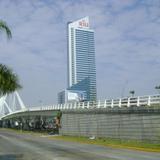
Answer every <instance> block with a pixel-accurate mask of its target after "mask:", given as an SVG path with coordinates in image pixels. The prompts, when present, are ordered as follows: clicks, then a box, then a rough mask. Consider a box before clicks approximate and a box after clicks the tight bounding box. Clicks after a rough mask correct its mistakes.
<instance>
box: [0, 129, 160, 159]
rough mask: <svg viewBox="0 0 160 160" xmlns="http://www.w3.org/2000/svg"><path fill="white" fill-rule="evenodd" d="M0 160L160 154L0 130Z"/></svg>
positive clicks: (159, 155) (121, 156) (144, 156)
mask: <svg viewBox="0 0 160 160" xmlns="http://www.w3.org/2000/svg"><path fill="white" fill-rule="evenodd" d="M0 160H160V153H151V152H142V151H133V150H127V149H113V148H110V147H102V146H97V145H91V144H79V143H73V142H64V141H62V140H51V139H49V138H47V137H44V136H33V135H30V134H17V133H16V132H12V131H8V130H1V129H0Z"/></svg>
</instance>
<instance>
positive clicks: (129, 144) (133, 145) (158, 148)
mask: <svg viewBox="0 0 160 160" xmlns="http://www.w3.org/2000/svg"><path fill="white" fill-rule="evenodd" d="M1 130H10V131H13V132H16V133H18V134H30V135H33V136H42V135H48V133H47V132H39V131H37V132H33V131H21V130H16V129H1ZM46 137H47V136H46ZM47 138H49V139H51V140H62V141H68V142H76V143H83V144H94V145H100V146H106V147H112V148H120V149H133V150H139V151H147V152H160V144H155V143H151V142H141V141H137V140H120V139H113V138H95V139H92V140H91V139H89V138H88V137H79V136H61V135H60V136H48V137H47Z"/></svg>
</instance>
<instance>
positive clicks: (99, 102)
mask: <svg viewBox="0 0 160 160" xmlns="http://www.w3.org/2000/svg"><path fill="white" fill-rule="evenodd" d="M100 106H101V101H100V100H99V101H98V108H100Z"/></svg>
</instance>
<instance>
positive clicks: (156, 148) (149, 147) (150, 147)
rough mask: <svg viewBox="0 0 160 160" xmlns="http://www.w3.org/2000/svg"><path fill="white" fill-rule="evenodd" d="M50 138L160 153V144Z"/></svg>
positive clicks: (64, 137)
mask: <svg viewBox="0 0 160 160" xmlns="http://www.w3.org/2000/svg"><path fill="white" fill-rule="evenodd" d="M49 138H50V139H57V140H63V141H71V142H77V143H86V144H95V145H101V146H106V147H107V146H109V147H112V148H126V149H134V150H139V151H148V152H160V144H153V143H149V142H140V141H137V140H120V139H113V138H96V139H94V140H91V139H89V138H87V137H74V136H57V137H49Z"/></svg>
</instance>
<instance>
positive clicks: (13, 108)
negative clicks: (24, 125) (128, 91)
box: [0, 91, 160, 119]
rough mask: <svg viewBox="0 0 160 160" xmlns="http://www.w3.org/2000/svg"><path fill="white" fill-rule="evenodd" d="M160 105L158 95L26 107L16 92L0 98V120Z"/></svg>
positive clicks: (159, 96)
mask: <svg viewBox="0 0 160 160" xmlns="http://www.w3.org/2000/svg"><path fill="white" fill-rule="evenodd" d="M159 104H160V94H156V95H146V96H137V97H125V98H117V99H109V100H107V99H106V100H104V101H100V100H99V101H97V102H74V103H66V104H56V105H48V106H36V107H27V106H25V105H24V103H23V101H22V99H21V97H20V96H19V94H18V92H17V91H15V92H14V93H12V94H6V95H4V96H3V97H1V98H0V119H4V118H7V117H13V116H16V115H25V114H31V113H33V114H39V113H43V112H46V111H59V110H62V111H63V110H79V109H81V110H82V109H105V108H116V107H118V108H122V107H141V106H143V107H144V106H152V105H159Z"/></svg>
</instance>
